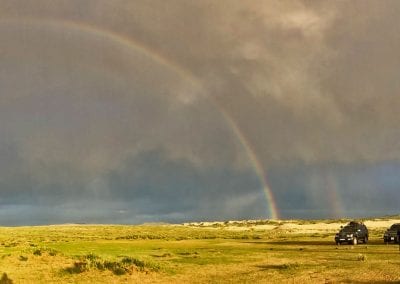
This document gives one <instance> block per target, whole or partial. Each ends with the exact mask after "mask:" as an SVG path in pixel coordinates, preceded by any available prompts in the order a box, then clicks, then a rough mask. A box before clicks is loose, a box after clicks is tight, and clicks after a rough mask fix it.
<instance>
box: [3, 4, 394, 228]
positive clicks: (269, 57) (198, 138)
mask: <svg viewBox="0 0 400 284" xmlns="http://www.w3.org/2000/svg"><path fill="white" fill-rule="evenodd" d="M399 15H400V2H399V1H389V0H385V1H364V0H363V1H242V0H240V1H239V0H238V1H234V0H229V1H228V0H227V1H224V0H221V1H207V0H204V1H186V0H180V1H176V0H168V1H164V0H151V1H130V0H129V1H128V0H126V1H123V0H114V1H108V0H104V1H102V0H96V1H90V0H85V1H81V0H79V1H78V0H77V1H74V0H66V1H55V0H51V1H50V0H49V1H41V0H35V1H33V0H32V1H26V0H24V1H17V0H9V1H7V0H0V225H23V224H49V223H67V222H68V223H70V222H86V223H142V222H161V221H162V222H184V221H191V220H228V219H250V218H251V219H254V218H270V217H272V216H271V205H270V204H269V201H270V200H269V199H268V198H267V197H266V196H265V193H264V191H263V187H264V185H263V183H264V180H265V181H267V183H268V186H269V188H270V191H271V194H272V195H273V197H274V198H275V200H276V207H277V210H278V212H277V213H278V214H279V217H280V218H333V217H363V216H378V215H388V214H396V213H399V209H398V208H399V207H398V204H399V201H400V192H399V187H400V162H399V161H400V160H399V159H400V143H399V140H400V126H399V120H400V113H399V110H400V80H399V78H398V77H399V69H400V53H399V50H400V17H399ZM261 173H262V175H261Z"/></svg>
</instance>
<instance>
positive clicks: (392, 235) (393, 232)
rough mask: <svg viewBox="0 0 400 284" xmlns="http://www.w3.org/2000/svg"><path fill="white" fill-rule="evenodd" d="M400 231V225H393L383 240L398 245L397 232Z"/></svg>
mask: <svg viewBox="0 0 400 284" xmlns="http://www.w3.org/2000/svg"><path fill="white" fill-rule="evenodd" d="M399 230H400V223H396V224H393V225H392V226H390V228H389V229H387V230H386V232H385V233H384V234H383V240H384V242H385V243H390V242H395V243H398V242H399V240H398V239H397V232H398V231H399Z"/></svg>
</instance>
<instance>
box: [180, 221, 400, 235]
mask: <svg viewBox="0 0 400 284" xmlns="http://www.w3.org/2000/svg"><path fill="white" fill-rule="evenodd" d="M255 222H256V221H252V220H247V221H229V222H226V223H224V222H198V223H196V222H194V223H185V224H184V225H185V226H194V227H209V228H218V227H220V226H223V227H225V228H226V229H228V230H232V231H246V230H275V229H280V230H287V231H291V232H296V233H300V234H301V233H307V234H308V233H320V232H327V231H337V230H338V229H339V228H340V226H344V225H346V224H347V222H335V223H330V222H329V223H324V222H321V221H320V222H316V223H306V224H301V221H299V220H281V221H277V222H276V224H263V225H257V224H255ZM364 223H365V225H366V226H367V227H368V228H369V229H382V228H388V227H390V226H391V225H392V224H394V223H400V219H372V220H366V221H365V222H364Z"/></svg>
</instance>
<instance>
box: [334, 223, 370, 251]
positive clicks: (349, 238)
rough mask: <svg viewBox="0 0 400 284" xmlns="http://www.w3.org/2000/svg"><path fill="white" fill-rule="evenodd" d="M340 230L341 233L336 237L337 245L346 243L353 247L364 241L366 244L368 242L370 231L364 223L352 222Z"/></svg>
mask: <svg viewBox="0 0 400 284" xmlns="http://www.w3.org/2000/svg"><path fill="white" fill-rule="evenodd" d="M340 228H341V229H340V231H339V233H337V234H336V236H335V242H336V244H337V245H338V244H342V243H344V242H346V243H349V244H353V245H356V244H358V242H359V241H363V243H364V244H366V243H367V242H368V229H367V227H366V226H365V225H364V224H363V223H360V222H355V221H352V222H350V223H348V224H347V225H346V226H344V227H343V226H341V227H340Z"/></svg>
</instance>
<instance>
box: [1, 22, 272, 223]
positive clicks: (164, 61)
mask: <svg viewBox="0 0 400 284" xmlns="http://www.w3.org/2000/svg"><path fill="white" fill-rule="evenodd" d="M21 23H23V24H27V25H34V26H47V27H48V26H51V27H52V28H54V29H60V28H63V29H69V30H71V31H74V32H77V33H87V34H90V35H92V36H95V37H98V38H100V39H104V40H107V41H110V42H113V43H115V44H118V45H119V46H122V47H124V48H126V49H127V50H133V51H135V52H140V53H141V54H144V55H145V56H147V57H148V58H150V59H151V60H153V61H154V62H156V63H158V64H160V65H162V66H164V67H166V68H168V69H169V70H171V71H173V72H175V73H176V74H177V75H178V76H179V77H180V78H182V79H184V80H185V81H186V82H189V83H190V84H191V86H192V87H193V88H196V89H199V90H201V82H200V80H199V79H197V78H196V77H195V76H194V75H193V74H192V73H191V72H189V71H188V70H185V69H184V68H183V67H182V66H180V65H178V64H177V63H176V62H174V61H172V60H171V59H169V58H168V57H166V56H164V55H162V54H161V53H159V52H157V51H155V50H153V49H150V48H149V47H147V46H145V45H144V44H143V43H141V42H139V41H137V40H135V39H133V38H131V37H129V36H126V35H121V34H118V33H116V32H114V31H110V30H107V29H104V28H99V27H96V26H93V25H90V24H88V23H84V22H76V21H69V20H65V19H52V18H40V19H39V18H29V17H27V18H24V19H23V20H21V19H17V18H2V19H1V20H0V24H21ZM208 98H209V100H210V102H211V103H212V105H213V106H214V107H215V108H216V109H217V110H218V111H219V113H220V114H221V116H222V117H223V119H224V121H225V122H226V123H227V125H228V126H229V127H230V129H231V130H232V132H233V133H234V135H235V136H236V137H237V139H238V141H239V142H240V144H241V146H242V147H243V149H244V151H245V153H246V154H247V156H248V158H249V161H250V162H251V164H252V167H253V168H254V171H255V172H256V174H257V176H258V178H259V180H260V182H261V184H262V187H263V192H264V194H265V198H266V201H267V204H268V212H267V213H268V216H269V218H270V219H278V218H279V214H278V209H277V205H276V202H275V199H274V195H273V193H272V190H271V188H270V186H269V185H268V182H267V179H266V174H265V170H264V168H263V166H262V164H261V162H260V160H259V159H258V158H257V155H256V153H255V151H254V149H253V146H252V144H251V143H250V141H249V140H248V139H247V138H246V136H245V135H244V134H243V131H241V129H240V128H239V126H238V124H237V123H236V122H235V120H234V119H233V118H232V116H231V115H230V114H229V113H228V112H227V111H226V110H225V108H224V107H223V106H222V105H221V104H219V103H218V102H217V101H216V100H215V99H213V97H211V96H210V97H208Z"/></svg>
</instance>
